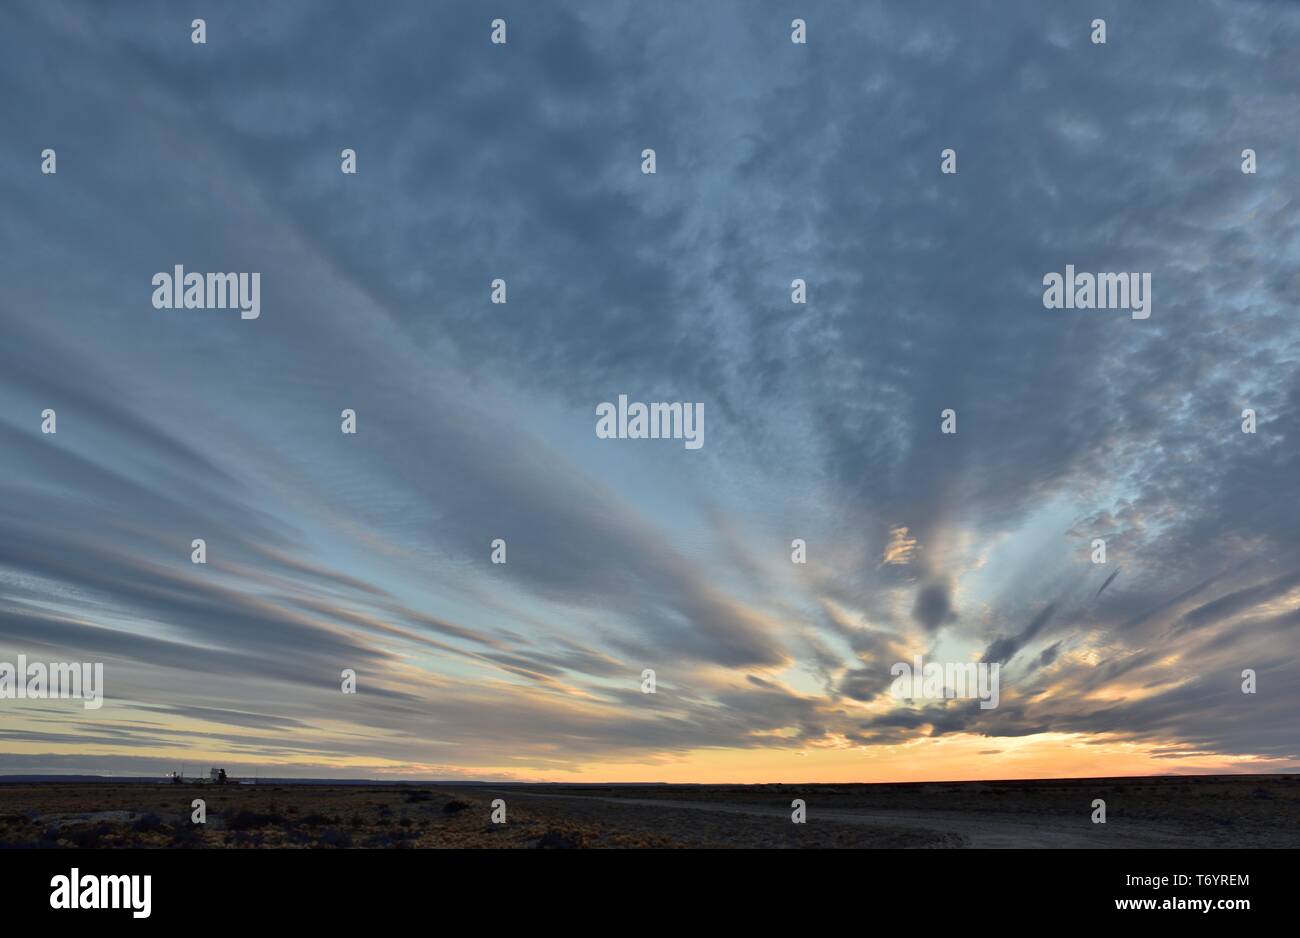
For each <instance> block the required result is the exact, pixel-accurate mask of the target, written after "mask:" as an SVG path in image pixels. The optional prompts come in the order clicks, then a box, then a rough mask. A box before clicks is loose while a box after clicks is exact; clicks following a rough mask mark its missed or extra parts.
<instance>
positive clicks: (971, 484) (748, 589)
mask: <svg viewBox="0 0 1300 938" xmlns="http://www.w3.org/2000/svg"><path fill="white" fill-rule="evenodd" d="M191 6H193V9H191V8H190V7H186V8H185V9H184V10H181V9H179V8H177V7H176V6H175V5H174V4H169V3H123V4H112V5H104V4H98V3H90V2H86V3H64V2H42V3H34V2H32V3H9V4H5V5H4V6H3V7H2V8H0V86H2V87H3V88H4V94H3V95H2V96H0V100H2V101H3V104H0V117H2V118H3V131H2V132H0V205H3V208H4V210H3V212H0V273H2V274H3V294H2V295H0V326H2V327H3V336H4V340H3V342H0V661H8V662H13V661H16V657H17V656H18V655H20V654H21V655H26V656H27V658H28V659H31V660H40V661H51V662H102V663H103V665H104V704H103V706H102V707H101V708H100V709H98V710H91V709H86V708H85V707H84V706H83V704H82V702H81V701H78V700H59V699H51V700H11V699H6V700H0V774H15V773H64V772H67V773H104V774H119V775H161V774H164V773H167V772H171V771H174V770H187V771H188V772H190V773H194V772H200V771H206V769H207V767H208V766H210V765H213V766H218V765H219V766H223V767H225V768H226V769H227V770H228V771H229V772H230V773H231V774H232V775H246V774H253V773H254V772H256V773H259V774H261V775H263V776H270V775H277V776H318V777H320V776H324V777H368V778H441V779H455V778H470V779H519V780H555V781H666V782H798V781H808V782H815V781H827V782H831V781H835V782H849V781H862V782H871V781H901V780H923V779H975V778H1015V777H1025V778H1036V777H1066V776H1106V775H1130V774H1166V773H1203V772H1288V771H1290V772H1294V771H1297V770H1300V722H1298V721H1297V712H1298V709H1300V420H1298V419H1297V413H1298V412H1300V381H1297V367H1296V366H1297V354H1298V352H1300V326H1298V325H1297V318H1296V301H1297V298H1298V297H1300V273H1298V272H1297V261H1300V225H1298V223H1297V206H1296V195H1295V193H1296V186H1297V183H1296V180H1297V179H1300V144H1297V141H1296V136H1295V127H1296V126H1297V118H1300V60H1297V58H1296V56H1295V54H1294V50H1295V49H1296V48H1297V46H1298V45H1300V5H1297V4H1291V3H1281V2H1207V0H1198V2H1187V0H1158V2H1144V3H1141V4H1132V3H1109V2H1104V0H1091V2H1088V3H1076V2H1060V3H1042V2H1038V0H1032V2H1031V0H1025V2H997V3H978V2H961V3H958V2H937V0H935V2H913V3H903V2H897V0H887V2H852V3H833V2H826V0H790V2H749V0H746V2H740V0H736V2H724V0H709V2H705V3H698V2H692V3H686V2H665V3H654V4H644V3H633V2H628V0H613V2H600V3H596V2H571V3H547V4H537V3H533V2H512V0H498V2H494V3H493V4H492V5H491V6H490V9H489V7H488V6H487V5H484V4H479V3H470V2H465V3H439V4H431V3H416V2H399V3H386V4H382V5H380V6H378V7H376V6H374V5H371V4H364V3H337V4H323V3H307V2H277V3H275V4H270V5H268V4H262V3H225V2H223V3H219V4H218V3H206V4H204V3H200V4H198V5H191ZM196 16H201V17H203V18H204V19H205V21H206V40H207V41H206V43H204V44H195V43H194V42H192V41H191V20H192V19H193V18H194V17H196ZM497 17H500V18H503V19H505V21H506V24H507V41H506V43H505V44H493V43H492V42H491V41H490V33H491V20H492V19H494V18H497ZM796 17H797V18H801V19H804V20H805V21H806V24H807V42H806V43H804V44H796V43H793V42H791V21H792V20H793V19H794V18H796ZM1096 18H1104V19H1105V20H1106V29H1107V40H1106V42H1105V43H1104V44H1097V43H1094V42H1092V41H1091V38H1090V37H1091V35H1092V32H1093V27H1092V21H1093V20H1094V19H1096ZM46 148H50V149H53V150H54V151H55V152H56V154H57V171H56V172H55V173H53V174H44V173H42V172H41V164H42V156H41V154H42V151H43V150H45V149H46ZM345 148H350V149H353V150H354V151H355V153H356V165H357V172H356V173H355V174H345V173H343V172H341V168H340V167H341V159H340V154H341V151H342V150H343V149H345ZM646 148H652V149H653V150H654V151H655V156H656V171H655V173H654V174H647V173H644V172H643V171H642V153H643V150H645V149H646ZM946 148H951V149H953V150H954V151H955V152H956V160H957V172H956V173H955V174H945V173H942V172H941V166H940V163H941V160H940V153H941V151H943V150H944V149H946ZM1247 148H1250V149H1253V150H1254V151H1255V152H1256V154H1257V172H1255V173H1253V174H1246V173H1243V172H1242V151H1243V150H1244V149H1247ZM177 264H181V265H184V267H185V269H186V270H187V271H199V272H214V271H220V272H227V271H243V272H250V271H252V272H258V273H259V274H260V284H261V296H260V300H261V313H260V316H259V317H258V318H256V319H247V320H246V319H242V318H241V317H240V315H239V313H238V311H232V310H220V309H158V308H155V307H154V305H153V304H152V302H151V296H152V294H153V291H154V287H153V284H152V278H153V277H154V275H155V274H156V273H158V272H171V271H172V270H173V268H174V266H175V265H177ZM1067 264H1069V265H1073V266H1074V267H1075V268H1076V269H1077V270H1079V271H1092V272H1105V271H1124V272H1128V271H1138V272H1149V273H1150V274H1151V282H1152V305H1151V315H1150V318H1148V319H1134V318H1132V317H1131V316H1130V315H1129V313H1128V312H1127V311H1126V310H1115V309H1049V308H1045V306H1044V302H1043V289H1044V288H1043V277H1044V275H1045V274H1047V273H1049V272H1063V271H1064V270H1065V267H1066V265H1067ZM497 278H500V279H502V280H504V281H506V284H507V289H508V292H507V302H506V303H504V304H498V303H493V302H491V287H490V285H491V283H492V281H493V280H495V279H497ZM795 278H799V279H803V280H804V281H805V282H806V285H807V302H806V303H804V304H795V303H792V302H791V282H792V280H794V279H795ZM620 394H626V395H627V396H628V398H629V399H630V400H632V401H643V402H653V401H664V402H673V401H676V402H698V403H701V404H703V409H704V414H705V422H704V430H705V434H704V444H703V446H701V447H700V448H699V449H690V448H687V447H686V446H684V445H683V443H682V441H681V440H635V439H601V438H599V437H598V436H597V434H596V433H595V432H594V431H595V426H596V408H597V407H598V405H600V404H601V403H602V402H607V401H608V402H613V401H616V400H617V399H618V396H619V395H620ZM1247 408H1249V409H1252V410H1254V411H1255V412H1256V415H1257V430H1256V432H1255V433H1253V434H1250V433H1245V432H1243V430H1242V412H1243V410H1245V409H1247ZM46 409H53V410H54V411H55V412H56V414H57V425H56V432H54V433H45V432H42V416H41V415H42V412H43V411H44V410H46ZM345 409H350V410H353V411H354V412H355V414H356V433H355V434H345V433H343V432H341V423H342V421H341V419H340V418H341V414H342V412H343V410H345ZM947 409H951V410H953V411H954V412H955V414H956V432H955V433H944V432H942V430H941V413H942V412H943V411H945V410H947ZM196 538H201V539H203V540H204V542H205V544H206V560H207V562H206V563H204V564H195V563H193V562H192V556H191V545H192V542H193V540H194V539H196ZM1097 538H1100V539H1103V540H1105V542H1106V551H1107V556H1106V562H1105V563H1104V564H1096V563H1094V562H1093V546H1092V544H1093V541H1094V539H1097ZM496 539H501V540H503V541H504V542H505V544H506V551H507V553H506V562H505V563H493V562H492V547H491V545H492V542H493V541H494V540H496ZM795 539H801V540H803V541H804V543H805V544H806V561H807V562H806V563H803V564H798V563H794V562H792V542H793V541H794V540H795ZM915 655H923V656H924V657H925V659H926V660H930V661H939V662H982V663H988V664H998V665H999V666H1000V701H999V704H998V706H997V707H993V708H981V707H980V706H979V702H978V701H976V700H971V699H942V700H910V701H909V700H900V699H898V698H897V697H896V696H895V695H893V694H892V693H891V692H890V686H891V683H892V681H893V676H892V675H891V670H890V669H891V666H892V665H894V664H895V663H897V662H911V661H912V660H913V656H915ZM345 669H350V670H352V671H353V672H355V675H356V688H355V690H356V692H355V693H344V692H343V690H342V683H343V682H342V677H341V675H342V672H343V671H344V670H345ZM647 669H650V670H653V671H654V674H655V692H654V693H653V694H650V693H644V692H643V672H644V671H645V670H647ZM1247 669H1249V670H1251V671H1253V672H1254V674H1255V680H1256V682H1257V686H1256V690H1255V693H1243V690H1242V685H1243V671H1245V670H1247Z"/></svg>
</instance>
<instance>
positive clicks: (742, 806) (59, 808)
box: [0, 775, 1300, 849]
mask: <svg viewBox="0 0 1300 938" xmlns="http://www.w3.org/2000/svg"><path fill="white" fill-rule="evenodd" d="M196 798H198V799H202V800H203V801H204V802H205V807H206V823H204V824H196V823H194V822H193V821H192V820H191V816H192V812H193V808H192V802H193V800H194V799H196ZM498 799H499V800H501V801H504V802H505V823H493V821H492V815H493V802H494V801H496V800H498ZM795 799H801V800H802V801H803V802H804V804H805V810H806V818H807V820H806V823H803V824H796V823H793V822H792V820H791V814H792V811H793V808H792V802H793V801H794V800H795ZM1096 799H1101V800H1104V801H1105V803H1106V823H1104V824H1097V823H1093V820H1092V818H1093V814H1094V807H1093V802H1094V800H1096ZM0 847H4V848H46V849H50V848H68V847H85V848H123V847H127V848H136V847H140V848H186V849H195V848H236V849H248V848H282V849H298V848H324V849H346V848H601V847H605V848H639V847H652V848H691V847H704V848H718V847H723V848H726V847H732V848H757V847H774V848H810V847H811V848H828V847H829V848H886V849H909V848H921V849H927V848H930V849H932V848H941V849H943V848H966V847H993V848H998V847H1043V848H1057V847H1066V848H1138V847H1157V848H1159V847H1170V848H1181V847H1228V848H1243V849H1244V848H1288V847H1289V848H1295V847H1300V776H1297V775H1235V776H1160V777H1151V778H1114V779H1060V780H1043V781H987V782H926V783H896V784H860V785H795V784H780V785H776V784H773V785H605V786H602V785H557V784H532V785H522V784H481V785H461V784H450V783H438V782H431V783H427V784H424V783H409V784H392V785H387V784H385V785H378V784H346V783H329V784H294V783H289V782H283V781H276V782H272V783H262V784H257V785H224V786H217V785H199V784H183V785H174V784H169V783H164V782H160V783H157V784H153V783H146V782H140V781H132V782H125V781H113V780H104V781H91V782H86V781H78V782H35V783H33V782H13V783H5V784H0Z"/></svg>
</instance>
